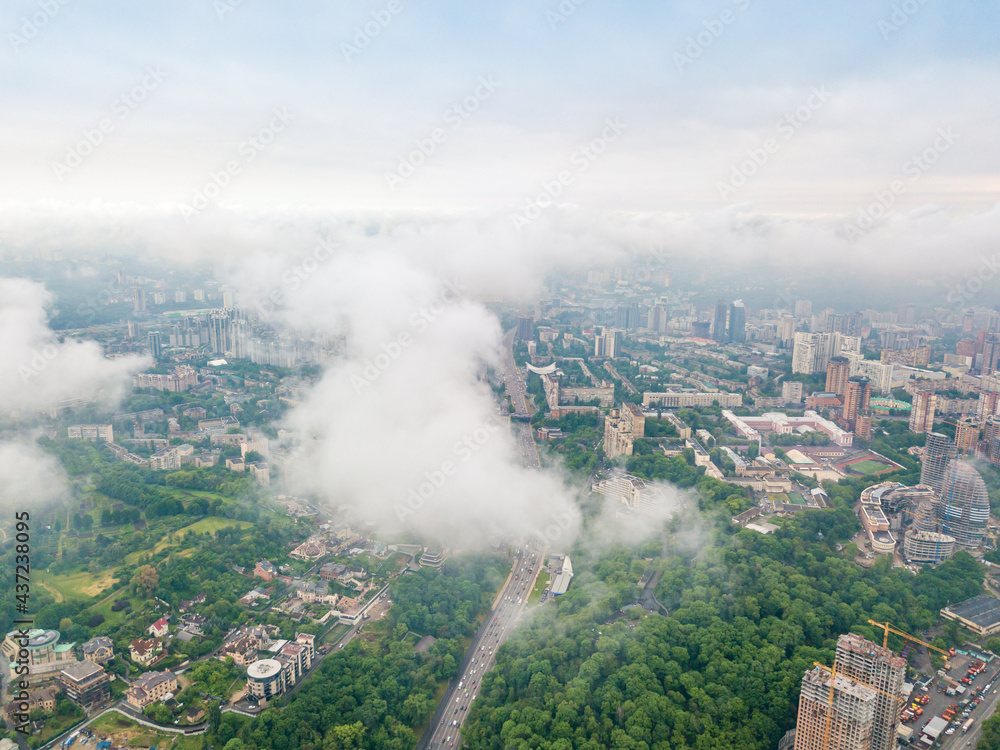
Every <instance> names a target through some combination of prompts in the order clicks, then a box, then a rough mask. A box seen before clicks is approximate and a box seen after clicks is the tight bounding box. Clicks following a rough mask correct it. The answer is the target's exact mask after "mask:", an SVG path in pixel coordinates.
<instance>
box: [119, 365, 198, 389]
mask: <svg viewBox="0 0 1000 750" xmlns="http://www.w3.org/2000/svg"><path fill="white" fill-rule="evenodd" d="M132 385H133V387H135V388H153V389H155V390H160V391H170V392H172V393H184V392H185V391H189V390H191V389H192V388H194V387H195V386H196V385H198V373H197V371H196V370H195V369H194V368H193V367H189V366H188V365H180V366H178V367H175V368H174V371H173V372H172V373H170V374H169V375H163V374H160V373H152V372H140V373H137V374H135V375H133V376H132Z"/></svg>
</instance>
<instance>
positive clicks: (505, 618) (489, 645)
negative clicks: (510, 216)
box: [419, 332, 545, 750]
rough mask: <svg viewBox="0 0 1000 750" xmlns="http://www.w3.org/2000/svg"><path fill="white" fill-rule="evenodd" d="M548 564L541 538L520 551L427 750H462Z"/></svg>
mask: <svg viewBox="0 0 1000 750" xmlns="http://www.w3.org/2000/svg"><path fill="white" fill-rule="evenodd" d="M513 337H514V334H513V332H511V333H510V334H508V335H507V337H505V339H504V343H505V345H506V347H507V349H506V353H507V356H506V357H505V359H504V382H505V383H506V386H507V395H509V396H510V397H511V401H512V402H513V403H514V408H515V409H516V411H517V414H519V415H525V416H526V415H527V413H528V411H527V405H526V404H525V401H524V394H525V384H524V380H523V378H522V377H521V374H520V372H519V371H518V369H517V367H516V365H515V364H514V356H513V352H512V350H511V348H510V346H511V344H512V342H513ZM512 424H513V426H514V429H515V431H516V434H517V440H518V443H519V445H520V447H521V461H522V463H523V465H524V466H525V468H531V469H537V468H539V461H538V450H537V448H536V446H535V441H534V439H533V438H532V435H531V425H530V424H528V423H527V422H513V423H512ZM544 560H545V545H544V542H543V541H542V539H541V538H539V539H537V540H531V541H528V542H526V543H524V544H522V546H521V547H520V548H519V549H518V551H517V555H516V557H515V558H514V564H513V566H512V567H511V572H510V575H509V576H508V577H507V581H506V582H505V583H504V586H503V588H502V589H501V591H500V594H499V595H498V596H497V599H496V603H495V606H494V607H493V609H491V610H490V612H489V613H488V614H487V615H486V619H485V620H484V621H483V624H482V625H481V626H480V628H479V630H478V632H477V633H476V635H475V637H474V638H473V639H472V645H471V646H470V647H469V650H468V651H467V652H466V654H465V658H464V659H463V660H462V666H461V669H460V671H459V674H458V676H457V677H456V678H455V679H454V680H452V683H451V685H450V686H449V688H448V691H447V692H446V693H445V695H444V698H442V699H441V705H440V706H439V707H438V710H437V712H436V713H435V714H434V717H433V719H432V720H431V729H430V731H429V732H428V733H425V734H424V738H423V740H422V741H421V743H420V745H419V747H420V748H421V750H429V749H430V748H434V749H435V750H437V748H450V747H455V745H456V744H457V745H458V746H459V747H461V745H462V742H461V739H460V738H459V733H460V732H461V729H462V724H463V723H464V722H465V717H466V716H468V712H469V708H470V707H471V705H472V702H473V701H474V700H475V699H476V696H477V695H478V694H479V689H480V687H481V685H482V679H483V675H484V674H486V672H488V671H489V670H490V669H491V668H492V667H493V663H494V661H495V659H496V652H497V650H498V649H499V648H500V646H502V645H503V643H504V641H506V640H507V638H508V637H509V636H510V634H511V633H512V632H513V631H514V628H515V627H516V626H517V620H518V618H519V617H520V616H521V612H522V611H523V610H524V606H525V603H526V602H527V599H528V595H529V594H530V593H531V590H532V587H533V586H534V585H535V579H536V578H537V577H538V573H539V571H540V570H541V567H542V563H543V562H544Z"/></svg>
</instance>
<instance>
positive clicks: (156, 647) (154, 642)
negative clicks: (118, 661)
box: [128, 638, 163, 667]
mask: <svg viewBox="0 0 1000 750" xmlns="http://www.w3.org/2000/svg"><path fill="white" fill-rule="evenodd" d="M128 652H129V658H131V659H132V661H134V662H135V663H136V664H138V665H139V666H140V667H148V666H149V665H150V664H152V663H153V662H155V661H156V660H157V658H158V657H159V656H160V654H162V653H163V644H162V643H161V642H160V640H159V639H158V638H136V639H135V640H134V641H132V643H130V644H129V647H128Z"/></svg>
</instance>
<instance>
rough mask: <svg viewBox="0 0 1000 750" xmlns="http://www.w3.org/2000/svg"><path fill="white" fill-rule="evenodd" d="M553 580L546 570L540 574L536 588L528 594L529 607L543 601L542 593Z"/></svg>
mask: <svg viewBox="0 0 1000 750" xmlns="http://www.w3.org/2000/svg"><path fill="white" fill-rule="evenodd" d="M551 579H552V576H550V575H549V574H548V573H546V572H545V571H544V570H543V571H542V572H541V573H539V574H538V579H537V580H536V581H535V586H534V588H532V589H531V593H530V594H528V605H529V606H530V605H532V604H538V603H539V602H541V601H542V591H544V590H545V587H546V586H548V585H549V581H550V580H551Z"/></svg>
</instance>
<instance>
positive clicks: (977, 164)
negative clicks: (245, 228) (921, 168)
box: [0, 0, 1000, 216]
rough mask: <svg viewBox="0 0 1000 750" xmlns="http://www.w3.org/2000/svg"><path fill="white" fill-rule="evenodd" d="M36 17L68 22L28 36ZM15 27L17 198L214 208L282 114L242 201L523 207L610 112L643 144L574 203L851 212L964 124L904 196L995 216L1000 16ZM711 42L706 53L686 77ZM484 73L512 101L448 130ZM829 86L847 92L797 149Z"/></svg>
mask: <svg viewBox="0 0 1000 750" xmlns="http://www.w3.org/2000/svg"><path fill="white" fill-rule="evenodd" d="M224 6H226V7H230V8H231V12H224V13H222V14H221V15H222V17H221V18H220V13H219V9H220V8H223V7H224ZM46 7H48V8H49V11H46V10H45V8H46ZM52 8H57V9H58V10H57V11H56V12H55V13H54V14H53V13H52V12H51V9H52ZM392 8H395V9H396V10H398V12H397V13H395V14H393V13H392V11H391V9H392ZM903 8H906V9H908V10H911V11H913V12H912V13H907V12H906V11H905V10H902V9H903ZM566 9H572V12H570V13H563V11H565V10H566ZM894 9H900V10H898V11H897V12H896V15H895V19H894V16H893V13H894ZM555 13H559V14H562V15H564V19H555V17H554V16H553V15H552V14H555ZM39 14H41V15H39ZM373 14H374V15H376V16H377V15H379V14H381V15H382V16H383V18H384V17H390V18H391V21H390V22H389V23H388V24H387V25H386V26H385V27H384V28H382V29H380V30H379V32H378V34H377V36H375V37H374V38H371V39H370V41H369V43H368V44H367V46H366V47H365V48H364V49H360V50H359V51H358V53H357V54H356V55H353V56H352V59H351V60H350V62H348V61H347V60H346V59H345V54H344V51H343V47H342V45H344V44H353V41H354V39H355V37H356V30H357V29H358V28H363V27H364V26H365V24H366V23H368V22H371V21H372V19H373ZM32 16H35V17H37V18H41V17H44V18H45V21H46V22H45V25H44V26H42V27H41V28H39V29H38V31H37V34H35V35H34V37H33V38H30V39H27V38H26V37H27V34H24V38H22V39H19V38H18V36H19V35H21V34H22V32H23V31H25V26H24V22H25V19H30V18H31V17H32ZM720 19H722V20H720ZM727 19H728V21H729V22H724V21H725V20H727ZM900 19H903V21H904V22H903V23H901V24H900V23H898V22H899V20H900ZM880 22H881V25H880ZM886 24H893V26H892V27H888V26H887V25H886ZM711 28H714V29H719V28H721V29H722V30H721V33H718V34H717V35H715V36H713V35H712V34H711V32H710V30H709V29H711ZM0 31H2V33H3V37H2V38H0V65H2V66H3V69H4V75H3V77H2V78H0V92H2V96H3V101H4V108H3V115H2V119H0V122H2V123H3V127H2V132H3V135H4V137H3V138H2V139H0V163H2V164H3V165H4V176H5V179H4V180H3V181H2V183H0V184H2V192H0V202H2V203H4V204H8V205H10V204H15V203H16V204H23V203H37V202H58V203H68V204H88V203H91V202H93V201H95V200H99V201H102V202H108V203H122V202H129V203H139V204H150V205H162V204H171V203H183V202H190V201H192V200H193V196H194V195H195V194H196V192H197V191H198V190H199V189H201V188H203V187H204V185H205V184H206V181H207V180H210V177H211V175H212V174H213V173H214V172H217V171H218V170H219V169H220V168H223V167H224V165H225V164H226V163H227V161H230V160H232V159H234V158H237V159H239V158H240V157H239V156H238V147H239V144H240V143H241V142H242V141H244V140H245V139H247V138H248V137H250V136H252V135H253V134H255V133H257V132H258V131H259V130H260V129H261V128H263V127H266V126H267V124H268V122H269V121H270V119H271V117H272V115H271V112H272V110H273V109H274V108H285V109H287V111H288V112H289V113H290V114H291V115H292V117H293V119H292V122H291V123H290V125H289V126H288V127H287V128H286V129H284V130H283V131H282V132H280V133H277V134H276V136H275V138H274V140H273V142H272V143H270V144H268V145H267V147H266V148H264V149H263V150H261V151H260V153H259V154H256V158H254V159H253V163H247V164H245V165H243V166H242V168H241V170H240V173H239V175H237V176H236V177H234V178H233V179H232V180H231V181H230V182H229V183H228V184H227V185H226V186H225V188H224V189H223V190H222V191H221V196H220V197H219V198H218V200H219V201H220V202H221V203H224V204H227V205H245V206H253V207H268V206H274V205H283V204H289V205H307V206H313V207H317V208H330V209H344V208H346V209H352V210H363V209H435V210H442V209H444V210H483V209H485V210H501V209H504V208H506V207H511V206H518V205H521V204H523V203H524V202H525V201H526V200H528V199H529V198H530V197H531V196H533V195H535V194H536V193H537V192H538V188H539V186H540V185H542V184H544V183H545V182H546V181H550V180H551V179H552V178H553V177H554V176H555V175H558V173H559V172H560V171H562V170H564V169H566V168H567V166H568V165H570V164H571V163H572V158H573V154H574V153H575V152H576V150H577V149H579V148H580V147H581V146H584V145H586V144H587V143H588V142H590V141H591V140H592V139H593V138H595V137H598V135H599V134H600V133H601V132H602V129H603V127H604V123H605V121H606V119H607V118H609V117H611V118H619V119H620V121H621V122H623V123H625V124H627V129H626V132H625V134H624V135H623V136H622V137H621V138H618V139H616V141H615V142H614V143H609V144H607V148H606V150H605V151H604V152H603V153H602V154H601V155H600V156H599V158H597V159H595V160H594V161H593V163H592V164H591V165H590V166H589V168H588V169H587V170H586V173H585V174H579V175H575V179H574V181H573V184H572V185H570V186H568V187H567V189H566V190H565V191H564V192H563V194H562V195H561V196H560V199H561V200H565V201H567V202H570V203H572V204H574V205H580V206H584V207H593V208H598V209H605V210H624V211H630V210H633V211H653V210H660V211H691V212H699V211H712V210H718V209H720V208H724V207H725V206H727V205H732V204H734V203H743V202H746V203H748V204H751V205H753V206H755V207H756V208H757V209H759V210H761V211H765V212H774V213H784V214H794V215H805V216H810V215H829V214H838V213H842V214H850V213H851V212H852V211H853V210H854V209H855V208H856V206H857V205H858V204H860V203H864V202H865V201H866V200H868V199H869V198H870V196H871V194H872V193H873V191H877V190H879V189H883V187H884V186H885V185H887V184H889V183H890V182H891V181H892V180H894V179H896V178H897V177H898V176H899V174H900V172H901V170H902V169H903V165H904V164H905V163H906V162H907V160H908V159H909V158H910V156H912V155H913V154H914V153H920V152H922V151H923V150H924V149H926V148H929V147H931V144H933V142H934V139H935V137H936V135H935V134H936V133H937V131H938V130H939V129H940V128H952V129H953V130H954V132H955V133H956V134H958V136H959V138H958V140H957V142H956V143H955V145H954V147H953V148H951V147H950V148H949V149H948V151H947V153H941V154H939V156H940V158H939V159H937V160H936V162H935V164H934V165H933V167H932V168H930V169H928V170H926V172H922V173H921V176H920V179H919V180H918V181H916V182H915V183H914V184H913V185H912V187H908V189H907V190H906V191H905V194H904V195H900V196H899V205H911V206H917V205H921V204H923V203H930V204H939V205H945V206H948V207H949V208H953V210H955V211H958V212H963V211H976V210H983V209H986V208H989V207H991V206H993V205H995V204H996V202H997V198H998V195H1000V178H998V166H1000V153H998V148H997V145H996V139H995V134H996V133H997V132H1000V127H998V126H1000V112H998V108H1000V104H998V98H997V97H996V96H995V93H994V92H996V91H998V90H1000V85H998V84H1000V81H998V77H1000V76H998V72H1000V71H998V64H997V63H998V57H997V50H996V43H995V40H996V39H997V38H998V32H1000V7H998V5H997V4H996V3H986V2H969V1H964V2H962V1H959V2H944V0H925V2H923V3H921V2H919V0H909V2H906V3H897V2H885V1H883V0H875V1H874V2H872V1H871V0H868V1H858V2H855V1H847V2H837V3H832V4H831V3H815V4H814V3H803V2H789V1H787V0H786V1H784V2H781V1H779V0H736V1H735V2H734V1H733V0H721V1H719V2H664V3H652V2H631V3H609V2H602V1H600V0H584V1H583V2H581V3H580V4H579V5H575V4H574V3H572V2H571V1H570V0H566V2H563V3H562V4H561V5H560V3H558V2H538V1H537V0H536V1H534V2H520V1H516V2H503V3H500V2H494V3H486V2H475V1H466V2H457V1H456V2H424V3H419V4H418V3H415V2H409V1H407V0H398V2H397V3H390V2H389V1H388V0H377V1H375V2H351V3H348V2H344V1H342V0H335V1H333V2H313V1H305V2H296V3H294V4H278V3H266V2H263V1H262V0H242V2H239V3H238V4H237V3H236V2H234V0H218V2H216V1H215V0H172V1H171V2H169V3H167V2H141V3H138V2H137V3H111V2H85V1H84V0H68V1H67V2H65V4H59V3H58V0H51V4H50V5H46V4H45V3H38V2H8V3H5V4H4V5H3V8H2V10H0ZM27 31H28V32H29V33H30V31H31V29H30V27H29V28H28V29H27ZM699 33H702V39H703V40H707V43H705V44H701V45H699V43H698V42H697V41H696V42H695V44H696V47H697V49H696V50H695V51H696V52H699V54H698V56H697V59H692V60H691V62H690V64H686V63H685V64H683V65H681V66H680V67H681V68H682V69H678V68H679V65H678V61H677V58H676V57H675V55H676V54H682V55H683V54H687V53H688V52H690V50H691V48H690V46H689V45H690V40H691V39H692V38H694V39H696V38H697V37H698V34H699ZM12 34H13V35H16V36H11V35H12ZM706 34H707V36H706ZM22 41H23V42H24V43H23V44H22V43H21V42H22ZM15 47H16V49H15ZM150 67H152V68H154V69H159V70H161V71H163V72H164V74H165V77H164V78H163V80H162V81H161V82H159V83H157V85H156V86H155V88H151V89H149V90H148V91H145V92H142V91H140V94H141V95H142V96H143V99H144V100H143V101H142V102H138V103H136V106H135V109H131V110H129V114H128V117H127V118H122V117H121V116H120V115H118V114H116V110H115V109H114V106H115V102H116V100H119V97H122V96H123V95H125V96H127V95H128V94H129V92H131V91H133V89H135V87H137V86H140V87H141V86H143V79H144V78H145V77H146V76H147V73H146V72H145V71H146V70H147V69H148V68H150ZM484 76H485V77H489V78H490V80H493V81H496V82H497V83H498V84H499V85H498V87H497V88H496V89H495V91H493V92H491V93H490V94H489V95H488V96H487V97H485V98H481V99H480V101H478V102H476V105H477V108H476V111H475V112H472V113H471V114H470V116H469V117H468V119H464V120H462V123H461V126H460V127H457V128H456V127H454V126H453V125H451V124H449V120H447V115H446V112H447V111H448V110H449V108H450V107H452V106H453V105H455V104H461V102H462V101H463V100H464V99H466V98H467V97H469V96H475V91H476V89H477V86H478V83H477V82H478V81H479V79H480V77H484ZM816 87H822V88H823V89H824V90H826V91H827V92H828V93H829V97H828V99H827V100H826V101H824V102H823V104H822V106H821V107H819V108H817V109H816V110H815V111H812V112H810V114H809V119H808V121H807V122H804V123H801V127H796V128H795V129H794V134H793V135H792V136H788V137H784V136H782V135H780V131H778V130H777V123H778V121H779V120H780V119H781V118H782V117H783V116H785V115H786V114H787V113H789V112H794V111H795V109H796V107H800V106H803V105H804V103H805V102H807V100H808V97H809V96H810V91H811V90H813V89H814V88H816ZM104 118H109V119H110V120H111V123H110V124H111V128H110V131H111V132H108V133H106V134H104V136H103V137H102V138H101V143H100V144H99V145H98V146H96V147H95V148H93V149H92V153H89V154H87V155H86V157H85V158H83V159H82V163H80V165H79V166H77V167H73V168H72V170H71V172H70V173H68V174H67V173H66V172H65V171H63V173H62V175H61V176H62V180H60V179H58V177H59V175H58V174H57V170H56V168H55V167H54V166H53V163H54V162H55V163H60V162H62V163H66V161H67V158H68V157H67V153H68V151H67V149H75V147H76V146H77V145H78V144H79V143H80V141H81V139H83V138H85V136H86V133H87V132H88V131H93V130H94V128H96V127H98V126H99V123H100V122H101V120H102V119H104ZM435 128H441V129H442V130H443V131H444V137H443V139H441V142H440V143H437V144H436V145H435V148H434V153H432V154H431V155H430V156H428V157H427V158H426V159H425V160H423V161H422V162H421V163H420V164H419V165H418V166H416V167H415V168H414V170H413V174H412V175H411V176H409V177H407V178H406V179H405V181H404V182H403V183H402V184H397V185H396V187H395V189H393V188H392V186H391V184H390V183H391V180H390V179H389V178H388V177H387V175H390V174H392V173H393V171H394V170H398V168H399V167H398V165H399V163H400V159H401V158H403V159H404V160H405V159H406V158H407V157H408V155H409V154H410V153H411V152H412V151H413V149H414V148H415V142H416V141H420V140H426V139H427V138H429V137H432V133H433V131H434V129H435ZM769 138H777V139H778V141H779V143H778V148H777V150H775V151H774V153H770V154H768V158H767V161H766V163H764V164H762V165H758V166H759V168H758V169H757V170H755V173H754V174H753V175H752V176H751V177H750V178H748V179H747V181H746V184H745V185H741V186H739V188H738V189H736V190H735V191H733V192H732V193H731V194H728V195H726V196H723V195H722V194H721V193H724V192H725V191H724V190H720V187H719V184H720V182H724V181H726V180H730V179H731V178H732V175H733V169H734V168H737V169H739V165H740V164H741V163H742V162H744V161H745V160H746V159H747V158H748V154H750V153H751V152H753V151H755V150H759V149H760V148H761V147H763V145H764V144H765V142H766V141H767V140H768V139H769ZM85 148H86V147H85Z"/></svg>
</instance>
